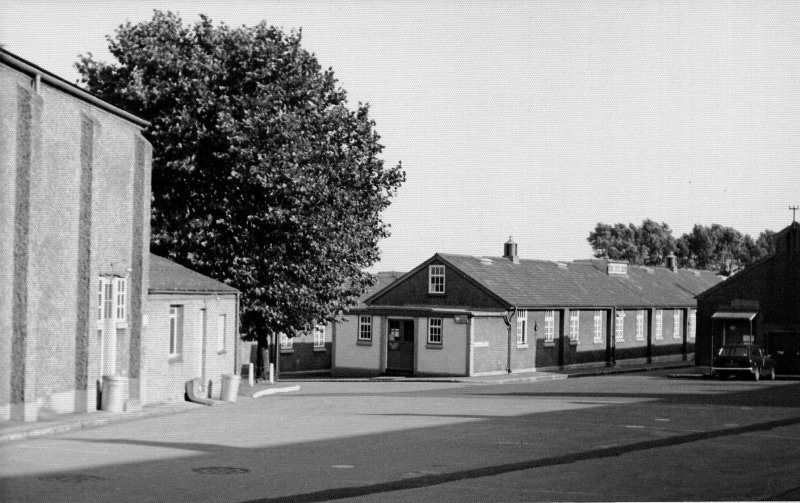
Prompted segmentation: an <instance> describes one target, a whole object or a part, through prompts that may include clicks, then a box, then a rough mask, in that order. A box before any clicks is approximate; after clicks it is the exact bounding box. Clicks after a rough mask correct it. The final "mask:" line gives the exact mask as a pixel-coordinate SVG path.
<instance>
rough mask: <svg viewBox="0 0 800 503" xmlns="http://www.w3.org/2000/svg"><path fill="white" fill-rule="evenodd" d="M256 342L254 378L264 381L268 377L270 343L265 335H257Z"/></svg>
mask: <svg viewBox="0 0 800 503" xmlns="http://www.w3.org/2000/svg"><path fill="white" fill-rule="evenodd" d="M257 342H258V358H257V362H256V367H257V369H256V378H257V379H258V380H259V381H266V380H268V379H269V363H270V344H269V338H268V337H267V336H266V335H263V336H259V337H258V339H257Z"/></svg>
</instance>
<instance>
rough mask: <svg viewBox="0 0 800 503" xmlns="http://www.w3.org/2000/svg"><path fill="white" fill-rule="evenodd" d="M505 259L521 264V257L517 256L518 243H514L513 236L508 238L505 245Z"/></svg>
mask: <svg viewBox="0 0 800 503" xmlns="http://www.w3.org/2000/svg"><path fill="white" fill-rule="evenodd" d="M503 258H507V259H508V260H510V261H511V262H513V263H514V264H519V256H518V255H517V243H515V242H514V239H513V237H512V236H508V241H506V243H505V245H503Z"/></svg>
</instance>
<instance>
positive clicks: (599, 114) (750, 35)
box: [0, 0, 800, 271]
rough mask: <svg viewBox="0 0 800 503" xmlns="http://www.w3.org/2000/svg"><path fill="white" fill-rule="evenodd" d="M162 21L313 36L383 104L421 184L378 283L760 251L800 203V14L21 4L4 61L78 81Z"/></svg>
mask: <svg viewBox="0 0 800 503" xmlns="http://www.w3.org/2000/svg"><path fill="white" fill-rule="evenodd" d="M153 9H161V10H171V11H174V12H179V13H180V14H181V16H182V17H183V19H184V22H194V21H196V20H197V19H198V14H199V13H205V14H207V15H209V16H210V17H211V18H212V19H213V20H214V21H215V22H219V21H223V22H225V23H226V24H229V25H234V26H238V25H242V24H247V25H252V24H256V23H257V22H259V21H261V20H265V21H266V22H267V23H268V24H271V25H275V26H280V27H283V28H284V29H286V30H289V29H291V28H302V30H303V46H304V47H305V48H306V49H308V50H310V51H311V52H314V53H315V54H316V55H317V58H318V59H319V61H320V63H321V64H322V66H323V67H326V68H327V67H332V68H333V70H334V72H335V75H336V76H337V78H338V80H339V82H340V84H341V86H342V87H343V88H344V89H346V90H347V92H348V96H349V101H350V102H351V104H353V105H355V104H356V103H358V102H359V101H360V102H369V103H370V104H371V106H372V108H371V115H372V117H373V118H374V120H375V121H376V123H377V131H378V132H379V133H380V135H381V137H382V143H383V144H384V145H385V147H386V148H385V150H384V152H383V158H384V159H385V161H386V163H387V164H388V165H393V164H396V163H397V162H398V161H401V160H402V162H403V167H404V169H405V170H406V172H407V178H408V180H407V182H406V183H405V185H404V186H403V187H402V188H401V189H400V192H399V194H398V195H397V197H396V198H395V200H394V202H393V204H392V206H391V207H390V208H389V210H387V211H386V213H385V215H384V217H385V220H386V221H387V222H389V223H390V224H391V226H392V237H390V238H389V239H387V240H385V241H383V242H381V244H380V246H381V249H382V251H383V258H382V260H381V262H380V263H379V264H377V265H376V266H375V267H373V268H372V270H374V271H377V270H401V271H406V270H409V269H411V268H413V267H415V266H416V265H418V264H419V263H421V262H422V261H423V260H425V259H427V258H429V257H430V256H432V255H433V254H434V253H436V252H444V253H458V254H469V255H489V256H498V255H501V254H502V244H503V242H505V241H506V240H507V239H508V236H509V235H513V236H514V240H515V241H517V243H519V253H520V256H521V257H522V258H538V259H547V260H573V259H581V258H588V257H590V256H591V248H590V247H589V245H588V243H587V241H586V238H587V236H588V235H589V232H590V231H591V230H592V229H593V228H594V226H595V225H596V224H597V222H605V223H615V222H624V223H628V222H633V223H636V224H640V223H641V221H642V220H644V219H645V218H651V219H653V220H656V221H659V222H666V223H667V224H669V226H670V227H671V228H672V229H673V234H674V235H675V236H676V237H678V236H680V235H681V234H683V233H685V232H689V231H690V230H691V228H692V226H693V225H694V224H695V223H700V224H703V225H710V224H712V223H719V224H723V225H727V226H731V227H734V228H736V229H738V230H739V231H741V232H744V233H748V234H751V235H753V237H757V236H758V234H759V233H760V232H761V231H763V230H764V229H773V230H780V229H781V228H783V227H785V226H786V225H788V224H789V223H790V222H791V219H792V213H791V211H790V210H789V209H788V207H789V205H794V204H797V203H800V193H798V189H799V188H800V2H776V1H761V2H759V1H749V2H747V1H737V2H692V1H690V2H656V1H642V2H621V1H616V2H601V1H595V2H567V1H562V2H533V1H526V2H497V1H491V2H490V1H480V2H479V1H474V2H464V1H453V2H445V1H438V0H428V1H424V2H408V1H402V2H400V1H398V2H389V1H381V2H377V1H375V2H366V1H365V2H346V1H338V2H297V1H292V2H262V1H239V2H236V1H225V2H222V1H220V2H216V1H195V2H172V1H161V2H150V1H139V2H133V1H128V2H122V1H120V2H114V1H109V0H105V1H102V2H94V1H85V0H84V1H80V2H77V1H76V2H58V1H53V2H44V1H39V2H36V1H30V0H5V2H2V4H0V44H4V45H5V47H6V48H7V49H8V50H10V51H12V52H14V53H16V54H17V55H19V56H21V57H23V58H25V59H28V60H30V61H31V62H33V63H35V64H37V65H39V66H42V67H44V68H46V69H48V70H50V71H52V72H54V73H56V74H58V75H60V76H62V77H64V78H66V79H68V80H70V81H73V82H74V81H75V80H76V79H77V73H76V72H75V71H74V70H73V68H72V64H73V63H74V62H75V61H76V60H77V56H78V54H81V53H86V52H92V53H93V54H94V55H95V57H99V58H101V59H106V60H111V56H110V55H109V54H108V52H107V50H106V47H107V42H106V39H105V36H106V35H109V34H113V32H114V29H115V28H116V27H117V26H118V25H119V24H121V23H124V22H126V21H132V22H138V21H144V20H147V19H150V18H151V17H152V11H153Z"/></svg>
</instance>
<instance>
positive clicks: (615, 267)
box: [608, 262, 628, 276]
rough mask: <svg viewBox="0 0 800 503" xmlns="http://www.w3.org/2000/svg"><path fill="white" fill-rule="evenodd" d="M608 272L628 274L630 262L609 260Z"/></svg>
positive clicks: (611, 273)
mask: <svg viewBox="0 0 800 503" xmlns="http://www.w3.org/2000/svg"><path fill="white" fill-rule="evenodd" d="M608 274H609V276H611V275H613V274H618V275H626V274H628V264H627V263H625V262H609V263H608Z"/></svg>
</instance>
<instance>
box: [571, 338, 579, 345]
mask: <svg viewBox="0 0 800 503" xmlns="http://www.w3.org/2000/svg"><path fill="white" fill-rule="evenodd" d="M578 344H579V342H578V341H576V340H574V339H570V340H569V345H570V346H577V345H578Z"/></svg>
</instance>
